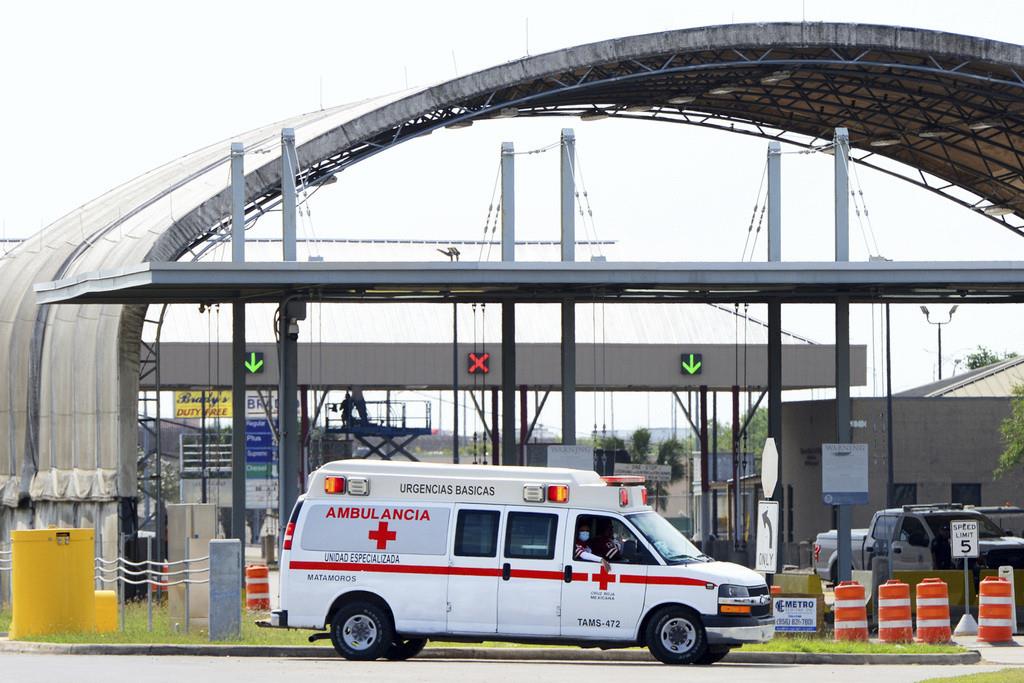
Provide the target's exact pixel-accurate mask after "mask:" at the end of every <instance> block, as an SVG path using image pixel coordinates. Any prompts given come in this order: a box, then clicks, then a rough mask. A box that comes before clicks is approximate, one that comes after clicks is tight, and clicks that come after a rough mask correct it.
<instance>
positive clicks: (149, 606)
mask: <svg viewBox="0 0 1024 683" xmlns="http://www.w3.org/2000/svg"><path fill="white" fill-rule="evenodd" d="M146 630H147V631H149V632H150V633H152V632H153V537H152V536H147V537H146Z"/></svg>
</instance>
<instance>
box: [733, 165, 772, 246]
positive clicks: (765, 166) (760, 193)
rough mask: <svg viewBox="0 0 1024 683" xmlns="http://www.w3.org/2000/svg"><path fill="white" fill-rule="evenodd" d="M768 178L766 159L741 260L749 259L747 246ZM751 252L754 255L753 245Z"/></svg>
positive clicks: (762, 213) (762, 210)
mask: <svg viewBox="0 0 1024 683" xmlns="http://www.w3.org/2000/svg"><path fill="white" fill-rule="evenodd" d="M767 178H768V161H767V160H765V162H764V167H763V168H762V169H761V182H759V183H758V185H757V196H755V197H754V208H753V210H752V211H751V212H750V225H748V226H747V239H746V240H744V242H743V254H742V255H741V256H740V261H746V260H747V247H748V246H749V245H750V238H751V237H752V236H753V232H754V220H755V219H756V218H757V210H758V207H759V206H760V205H761V196H762V194H763V193H765V182H766V180H767ZM767 203H768V201H767V198H766V199H765V204H767ZM761 215H762V217H763V216H764V209H761ZM760 229H761V226H760V224H758V230H759V231H760ZM750 252H751V255H753V247H751V249H750Z"/></svg>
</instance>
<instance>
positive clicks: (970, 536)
mask: <svg viewBox="0 0 1024 683" xmlns="http://www.w3.org/2000/svg"><path fill="white" fill-rule="evenodd" d="M949 545H950V550H952V553H951V554H952V556H953V557H977V556H978V522H977V520H965V519H961V520H956V521H952V522H950V523H949Z"/></svg>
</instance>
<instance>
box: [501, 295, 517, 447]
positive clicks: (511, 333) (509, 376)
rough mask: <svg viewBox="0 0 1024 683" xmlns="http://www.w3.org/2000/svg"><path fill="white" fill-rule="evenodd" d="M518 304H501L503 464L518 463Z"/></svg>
mask: <svg viewBox="0 0 1024 683" xmlns="http://www.w3.org/2000/svg"><path fill="white" fill-rule="evenodd" d="M516 459H517V458H516V306H515V304H512V303H505V304H502V305H501V464H502V465H515V464H516Z"/></svg>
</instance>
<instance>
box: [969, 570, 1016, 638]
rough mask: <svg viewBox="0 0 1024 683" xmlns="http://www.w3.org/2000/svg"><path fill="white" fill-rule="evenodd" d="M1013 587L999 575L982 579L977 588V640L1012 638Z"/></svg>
mask: <svg viewBox="0 0 1024 683" xmlns="http://www.w3.org/2000/svg"><path fill="white" fill-rule="evenodd" d="M1013 608H1014V607H1013V587H1012V586H1011V585H1010V582H1009V581H1007V580H1006V579H1004V578H1003V577H1001V576H989V577H987V578H984V579H982V581H981V586H980V588H979V590H978V640H981V641H984V642H986V643H1009V642H1010V641H1012V640H1013Z"/></svg>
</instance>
